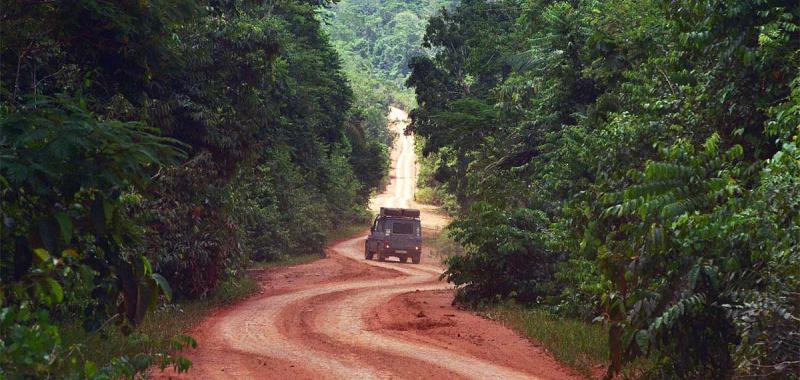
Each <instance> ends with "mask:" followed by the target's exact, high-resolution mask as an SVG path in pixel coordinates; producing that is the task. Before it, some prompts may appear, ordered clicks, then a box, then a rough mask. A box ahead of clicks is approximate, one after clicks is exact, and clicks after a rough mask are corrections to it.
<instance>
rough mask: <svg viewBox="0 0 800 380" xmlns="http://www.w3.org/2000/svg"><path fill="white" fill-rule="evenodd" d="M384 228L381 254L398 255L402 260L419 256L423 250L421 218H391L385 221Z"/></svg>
mask: <svg viewBox="0 0 800 380" xmlns="http://www.w3.org/2000/svg"><path fill="white" fill-rule="evenodd" d="M384 229H385V231H384V246H383V249H382V250H381V251H382V252H381V254H380V255H381V256H383V257H392V256H393V257H397V258H399V259H400V261H406V258H411V259H412V260H413V259H414V257H419V255H420V253H421V251H422V232H421V227H420V221H419V220H414V219H411V220H409V219H394V218H390V219H387V220H386V221H385V223H384ZM414 261H418V260H414Z"/></svg>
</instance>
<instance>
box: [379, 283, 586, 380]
mask: <svg viewBox="0 0 800 380" xmlns="http://www.w3.org/2000/svg"><path fill="white" fill-rule="evenodd" d="M452 301H453V291H450V290H443V291H428V292H411V293H405V294H401V295H399V296H396V297H394V298H392V299H391V301H389V303H388V304H386V305H385V306H382V307H380V308H377V309H374V310H372V311H371V312H370V313H369V314H368V321H369V326H370V328H371V329H375V330H378V331H379V332H381V333H385V334H389V335H393V336H396V337H398V338H402V339H406V340H409V341H412V342H416V343H419V344H426V345H435V346H439V347H443V348H447V349H449V350H454V351H458V352H461V353H464V354H467V355H471V356H475V357H477V358H481V359H484V360H486V361H490V362H492V363H496V364H499V365H502V366H505V367H509V368H514V369H517V370H520V371H523V372H526V373H530V374H531V375H533V376H535V377H539V378H546V379H580V378H582V376H580V375H578V374H577V373H575V372H574V371H572V370H570V369H568V368H567V367H565V366H563V365H561V364H559V363H558V362H556V361H555V360H554V359H553V357H552V356H551V355H550V354H548V353H547V352H546V351H545V350H544V349H542V348H540V347H536V346H534V345H533V344H531V343H530V342H529V341H528V340H526V339H525V338H522V337H520V336H518V335H517V334H516V333H515V332H513V331H511V330H510V329H508V328H506V327H504V326H502V325H500V324H498V323H496V322H493V321H490V320H487V319H485V318H482V317H479V316H476V315H474V314H472V313H470V312H467V311H464V310H460V309H458V308H456V307H454V306H453V305H452Z"/></svg>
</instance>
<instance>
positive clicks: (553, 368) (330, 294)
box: [157, 108, 578, 379]
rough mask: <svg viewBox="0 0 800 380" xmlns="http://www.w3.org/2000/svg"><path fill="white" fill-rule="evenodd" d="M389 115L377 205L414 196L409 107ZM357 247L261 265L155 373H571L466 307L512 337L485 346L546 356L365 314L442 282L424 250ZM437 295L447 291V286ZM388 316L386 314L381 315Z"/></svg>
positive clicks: (359, 242) (352, 242)
mask: <svg viewBox="0 0 800 380" xmlns="http://www.w3.org/2000/svg"><path fill="white" fill-rule="evenodd" d="M389 118H390V122H391V127H392V128H393V129H394V130H395V131H396V132H398V138H397V140H396V144H395V147H394V149H393V152H392V162H393V168H392V174H393V175H392V179H391V182H390V184H389V186H388V191H387V192H385V193H383V194H381V195H379V196H377V197H375V198H374V199H373V200H372V202H371V207H373V208H375V209H377V208H378V207H380V206H390V207H408V206H409V205H411V204H413V194H414V189H415V177H416V170H417V169H416V159H415V152H414V141H413V137H412V136H405V135H404V134H403V133H402V129H403V128H404V127H405V125H406V119H407V115H406V114H405V113H404V112H403V111H401V110H399V109H396V108H393V109H392V111H391V113H390V115H389ZM422 219H423V223H428V222H426V220H430V221H437V222H435V223H439V222H440V221H441V218H436V217H433V216H431V217H430V218H426V215H425V214H423V216H422ZM428 227H430V226H428ZM363 248H364V237H363V236H362V237H358V238H354V239H349V240H345V241H341V242H337V243H335V244H334V245H333V246H332V247H331V248H330V249H329V251H328V257H327V258H326V259H322V260H319V261H317V262H314V263H311V264H306V265H301V266H297V267H292V268H281V269H277V270H274V271H272V272H269V273H264V274H263V276H262V278H261V279H260V280H261V285H262V290H261V293H260V294H259V295H257V296H254V297H251V298H250V299H248V300H246V301H243V302H241V303H239V304H236V305H233V306H231V307H229V308H226V309H223V310H218V311H217V312H215V313H214V314H213V315H211V316H210V317H209V318H207V319H206V320H205V321H203V322H201V323H200V325H199V326H197V327H196V328H195V329H194V330H193V331H191V332H190V333H191V334H192V335H193V336H195V338H196V339H197V341H198V344H199V348H198V349H196V350H193V351H190V352H187V353H185V355H186V356H188V357H189V358H190V359H191V360H192V361H193V363H194V364H193V368H192V369H191V370H190V372H189V373H188V374H182V375H176V374H174V373H169V372H167V373H163V374H160V375H158V376H157V377H161V378H191V379H243V378H252V379H261V378H275V379H284V378H292V379H295V378H299V379H303V378H305V379H388V378H408V379H418V378H430V379H434V378H435V379H450V378H454V379H461V378H464V379H539V378H541V379H572V378H578V376H576V375H575V374H573V373H572V372H570V371H569V370H567V369H564V368H563V366H560V365H559V364H557V363H555V361H554V360H553V359H552V358H550V357H549V355H546V354H544V353H543V350H541V349H538V348H536V347H533V346H531V345H530V344H529V343H528V342H526V341H524V340H523V339H521V338H519V337H516V336H515V335H513V333H510V332H508V331H505V329H504V328H503V327H501V326H498V325H496V324H495V323H494V322H491V321H488V320H482V319H480V318H477V317H474V316H471V315H468V313H464V314H467V315H466V316H464V317H463V318H474V319H475V320H473V321H472V322H471V323H473V325H472V326H474V324H477V325H478V326H484V327H486V328H487V329H495V330H498V329H500V330H503V332H502V334H505V335H503V336H504V337H505V338H503V339H506V340H508V339H511V340H517V341H515V342H514V344H512V345H506V344H505V343H502V342H501V343H500V344H499V345H496V346H491V345H488V346H486V347H487V349H493V350H498V349H502V348H503V347H522V348H520V349H517V351H522V352H517V354H518V355H519V356H520V357H522V358H529V357H531V356H537V355H538V356H539V357H538V359H537V360H540V361H541V360H544V361H546V363H544V364H545V365H543V366H537V365H535V363H533V364H530V363H529V365H518V366H510V365H508V364H507V363H506V364H503V363H499V362H498V360H495V359H492V357H491V356H489V355H482V354H481V353H480V352H477V353H476V351H475V347H472V349H471V350H467V349H459V347H457V345H456V346H455V347H454V346H452V345H450V346H449V345H447V344H428V343H426V341H424V340H422V341H421V340H420V339H415V338H414V337H413V336H408V337H406V336H404V335H403V334H402V333H398V332H397V331H394V332H390V331H387V330H385V329H384V328H382V327H380V325H379V324H378V325H376V324H375V323H371V322H370V320H371V319H370V318H373V317H372V316H373V315H377V314H378V312H379V311H381V310H382V308H384V307H385V305H387V304H388V303H389V302H391V301H392V300H393V299H394V298H396V297H398V296H401V295H404V294H408V293H409V292H417V291H420V292H424V291H442V290H446V289H450V286H449V285H448V284H446V283H444V282H441V281H439V275H440V273H441V271H442V268H441V267H440V266H439V265H437V264H436V263H434V262H431V261H432V260H431V259H429V258H427V257H425V256H423V262H422V264H419V265H411V264H401V263H399V262H391V261H388V262H377V261H366V260H364V257H363ZM420 294H422V293H420ZM442 294H443V295H444V296H447V294H448V293H446V292H445V293H442ZM424 302H426V301H424ZM440 307H441V308H444V307H445V306H440ZM448 307H449V306H448ZM453 313H455V312H453ZM420 315H422V312H420ZM446 315H447V316H448V317H446V318H450V317H449V316H454V317H455V314H446ZM392 317H393V316H392V315H389V316H388V318H389V319H391V318H392ZM447 320H448V321H450V319H447ZM376 326H378V327H376ZM448 326H449V325H448ZM478 329H483V327H478ZM423 334H424V332H423ZM459 334H460V333H459ZM459 336H460V335H459ZM487 336H488V335H487ZM509 336H510V337H511V338H508V337H509ZM500 340H502V339H500ZM457 342H458V341H457ZM448 344H449V343H448ZM498 347H499V348H498ZM479 349H480V347H478V350H479ZM529 350H530V352H529ZM531 352H533V354H531ZM542 358H544V359H542ZM524 360H525V359H521V360H520V361H524Z"/></svg>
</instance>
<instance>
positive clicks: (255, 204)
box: [0, 0, 388, 379]
mask: <svg viewBox="0 0 800 380" xmlns="http://www.w3.org/2000/svg"><path fill="white" fill-rule="evenodd" d="M329 5H330V4H329V2H328V1H313V0H312V1H310V0H285V1H276V2H272V1H267V2H262V1H247V0H209V1H202V0H178V1H174V0H154V1H134V0H123V1H91V0H81V1H24V0H23V1H10V2H4V3H3V6H2V7H0V22H2V25H3V26H2V29H1V30H0V41H2V55H1V56H0V60H1V61H0V79H2V82H1V83H0V96H1V97H2V102H1V103H0V128H2V129H1V131H2V134H1V135H0V160H2V161H0V197H1V198H0V200H1V201H2V227H0V228H2V236H0V240H1V241H0V244H1V246H0V248H1V249H2V255H1V256H0V280H1V282H0V378H9V379H18V378H19V379H22V378H119V377H128V376H135V375H136V374H137V373H141V372H142V371H143V370H145V369H146V368H148V367H150V366H152V365H155V366H159V365H160V366H162V367H164V366H176V367H177V368H179V369H185V368H186V367H187V366H188V365H189V363H187V362H186V360H185V359H181V358H179V357H172V356H170V355H169V354H168V353H160V352H155V353H148V354H144V353H143V354H142V355H135V356H132V357H119V358H116V359H114V360H112V361H111V362H110V363H94V362H93V358H91V357H86V356H85V354H84V353H85V349H86V347H83V346H81V345H80V344H72V345H70V344H66V343H65V342H64V341H63V340H62V336H61V326H62V324H64V323H66V322H69V323H76V322H77V323H78V324H79V325H82V326H83V328H84V329H85V331H88V332H93V331H99V329H100V328H101V327H103V328H105V327H106V326H108V325H118V326H119V328H120V329H122V330H123V331H124V332H126V333H130V332H132V331H134V330H135V328H136V327H137V325H139V324H140V323H141V322H142V320H143V319H144V318H145V314H146V312H147V310H148V309H152V308H153V307H154V306H156V305H158V304H160V303H163V302H164V301H169V300H170V299H172V300H175V299H187V298H202V297H205V296H207V295H209V294H211V293H212V292H213V291H214V289H215V288H216V287H217V286H218V284H220V282H221V281H222V280H224V279H226V278H231V277H239V276H242V275H243V270H244V268H245V266H246V265H247V264H248V263H249V262H250V261H251V260H274V259H276V258H279V257H280V256H281V255H287V254H289V255H291V254H305V253H321V250H322V247H323V245H324V243H325V241H324V240H325V232H326V230H328V229H330V228H331V226H335V225H342V224H346V223H347V222H348V221H357V220H360V219H362V218H364V217H365V214H366V211H365V204H366V201H367V199H368V197H369V194H370V192H371V191H372V190H373V189H375V188H376V187H377V186H379V184H380V183H381V181H382V180H383V177H384V175H385V173H386V171H387V169H388V151H387V149H386V148H385V145H383V144H384V143H385V142H386V141H384V140H382V139H380V138H376V137H374V136H369V135H368V134H366V133H365V131H364V125H365V120H364V119H363V118H359V117H357V114H358V113H357V112H352V111H351V105H352V104H353V96H352V91H351V89H350V87H349V84H348V82H347V80H346V78H345V76H344V74H343V72H342V70H341V67H340V58H339V56H338V54H337V53H336V51H335V50H334V48H333V47H332V45H331V44H330V43H329V40H328V37H327V36H326V35H325V33H323V31H322V30H321V25H320V22H319V21H318V19H317V10H318V9H319V8H320V7H325V6H329ZM133 338H134V336H132V339H133ZM135 338H136V339H141V338H142V337H141V336H139V337H135ZM187 344H188V345H192V344H194V343H193V342H192V340H191V339H190V338H186V337H182V338H181V337H179V338H177V339H176V341H175V342H174V345H175V347H174V348H180V347H182V346H184V345H187Z"/></svg>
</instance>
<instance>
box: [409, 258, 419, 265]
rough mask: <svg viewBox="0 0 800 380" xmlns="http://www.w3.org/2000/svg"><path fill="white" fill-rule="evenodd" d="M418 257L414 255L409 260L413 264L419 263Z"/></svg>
mask: <svg viewBox="0 0 800 380" xmlns="http://www.w3.org/2000/svg"><path fill="white" fill-rule="evenodd" d="M419 259H420V257H419V256H414V257H412V258H411V262H412V263H414V264H419Z"/></svg>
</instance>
